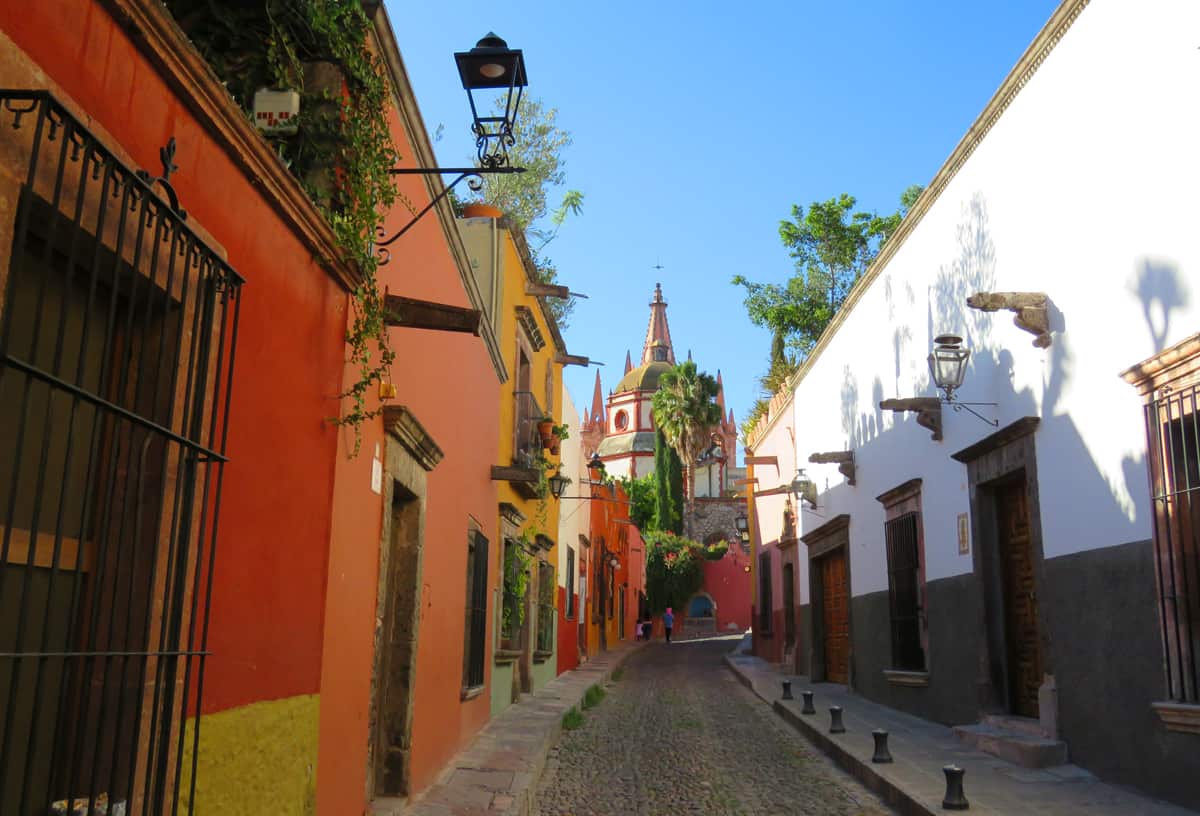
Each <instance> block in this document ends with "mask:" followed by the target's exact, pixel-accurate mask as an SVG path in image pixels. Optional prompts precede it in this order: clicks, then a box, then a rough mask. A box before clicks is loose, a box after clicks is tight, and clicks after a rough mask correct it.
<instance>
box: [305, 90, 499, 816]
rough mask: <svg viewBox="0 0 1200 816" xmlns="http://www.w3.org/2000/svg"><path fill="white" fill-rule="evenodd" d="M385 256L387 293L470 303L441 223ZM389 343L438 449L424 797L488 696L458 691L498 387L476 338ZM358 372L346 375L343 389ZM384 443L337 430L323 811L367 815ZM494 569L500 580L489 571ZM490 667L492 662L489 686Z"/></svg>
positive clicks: (398, 133) (393, 218)
mask: <svg viewBox="0 0 1200 816" xmlns="http://www.w3.org/2000/svg"><path fill="white" fill-rule="evenodd" d="M390 122H391V126H392V135H393V139H394V141H395V143H396V146H397V148H398V149H399V151H400V153H401V156H402V157H408V159H409V163H411V157H412V155H413V150H412V146H411V144H410V142H409V140H408V137H407V135H406V133H405V131H404V128H403V126H402V124H401V121H400V118H399V117H398V116H396V115H395V113H394V112H393V114H392V115H391V117H390ZM398 188H399V190H400V191H401V192H402V193H404V194H405V195H407V196H408V197H409V198H410V199H411V200H412V201H413V202H414V204H415V205H416V206H417V207H418V208H420V207H422V206H424V204H425V203H427V202H428V201H429V196H428V193H427V191H426V189H425V185H424V182H423V181H422V180H421V179H420V178H419V177H415V176H408V177H399V184H398ZM411 217H412V216H411V214H410V213H409V212H408V210H407V209H405V208H404V207H402V206H400V205H397V207H396V208H395V209H394V210H393V211H392V213H391V214H389V216H388V218H387V221H386V230H387V232H388V234H389V235H390V234H393V233H394V232H395V231H397V230H398V229H400V228H401V227H403V226H404V224H406V223H408V221H409V220H410V219H411ZM390 249H391V251H392V258H391V261H390V263H388V264H387V265H386V266H383V267H380V269H379V281H380V285H381V287H387V288H388V289H389V291H391V292H392V293H394V294H402V295H405V296H408V297H414V298H419V299H422V300H431V301H436V302H439V303H446V304H450V305H454V306H463V307H470V305H471V304H470V301H469V299H468V297H467V294H466V290H465V289H464V286H463V283H462V280H461V278H460V276H459V272H458V269H457V267H456V266H455V262H454V258H453V256H452V255H451V254H450V250H449V248H448V245H447V241H446V236H445V234H444V233H443V231H442V228H441V225H440V222H439V220H438V217H437V215H436V214H434V213H430V214H429V215H427V216H426V217H425V218H423V219H422V220H421V221H420V222H419V223H418V224H417V226H415V227H414V228H413V229H412V230H410V231H409V232H408V233H407V234H405V235H404V237H403V238H401V239H400V240H399V241H398V242H396V243H395V244H393V245H392V246H391V247H390ZM390 341H391V344H392V348H393V349H394V350H395V351H396V355H397V356H396V363H395V365H393V366H392V372H391V374H392V381H393V382H394V383H395V384H396V386H397V392H398V393H397V398H396V399H395V400H392V404H396V405H404V406H406V407H407V408H408V409H409V410H410V411H411V412H412V413H413V414H414V415H415V416H416V418H417V419H418V421H420V423H421V424H422V425H423V426H424V428H425V430H426V431H427V432H428V433H429V435H430V436H431V437H432V438H433V440H434V441H435V442H436V443H437V444H438V446H439V447H441V449H442V451H443V453H444V458H443V459H442V461H441V462H440V463H439V464H438V465H437V467H435V468H434V469H433V470H432V471H431V472H429V473H428V476H427V487H426V489H427V499H426V506H425V517H424V524H425V528H424V545H423V546H424V549H423V557H422V577H421V580H422V584H423V587H422V596H421V617H420V624H419V630H418V645H417V657H416V662H417V667H418V670H417V675H416V680H415V689H414V705H413V725H412V744H413V752H412V764H411V779H412V790H413V791H419V790H422V789H424V788H426V787H428V786H429V784H430V783H431V782H432V781H433V779H434V777H435V775H436V774H437V772H438V771H439V770H440V768H441V767H442V766H443V765H444V764H445V763H446V762H447V761H448V760H449V759H450V758H451V757H452V756H453V755H454V753H455V752H456V751H457V750H459V749H460V748H461V747H462V746H463V745H464V744H465V743H466V742H467V740H468V739H469V738H470V737H471V736H472V735H473V734H475V733H476V732H477V731H478V730H479V729H480V728H481V727H482V726H483V724H484V723H485V722H486V721H487V718H488V696H487V695H486V694H483V695H480V696H479V697H476V698H475V699H473V700H468V701H461V700H460V699H459V696H460V688H461V684H462V667H463V625H464V610H465V605H466V564H467V530H468V525H469V523H470V520H471V519H474V521H475V522H477V523H478V524H479V526H480V527H481V528H482V530H483V533H484V535H486V536H487V538H488V539H489V541H491V542H493V550H494V549H495V548H494V543H495V542H496V541H497V538H498V537H497V532H496V487H495V483H493V482H492V481H491V477H490V466H491V465H492V464H495V459H496V452H497V451H496V448H497V442H496V428H497V424H498V421H499V419H498V412H499V396H498V394H499V388H500V384H499V378H498V375H497V372H496V370H495V369H494V368H493V365H492V362H491V358H490V356H489V355H488V352H487V349H486V347H485V346H484V343H483V341H482V340H481V339H480V338H478V337H474V336H472V335H470V334H461V333H452V332H435V331H427V330H418V329H403V328H397V329H392V330H391V331H390ZM354 375H355V372H354V371H352V370H350V369H349V367H347V369H346V371H345V372H344V376H345V383H346V384H347V385H348V384H349V383H351V382H353V379H354ZM383 438H384V437H383V428H382V421H381V420H375V421H374V422H372V423H369V427H365V428H364V429H363V439H362V453H361V454H360V455H359V456H358V457H357V458H354V459H350V458H348V457H347V454H348V453H349V451H350V450H351V449H352V446H353V435H352V434H351V433H349V432H345V433H342V434H340V441H339V455H338V457H337V461H336V471H337V477H336V487H335V489H334V499H333V535H332V539H331V542H330V552H329V594H328V598H327V599H326V604H325V619H326V620H325V624H326V625H325V661H324V669H323V673H322V677H321V722H320V738H319V755H318V766H319V768H320V773H319V776H318V781H317V812H318V813H320V814H329V816H342V814H347V813H359V812H362V809H363V807H364V805H365V803H366V799H367V797H369V795H370V792H369V791H367V779H366V772H367V745H368V741H369V739H370V738H371V735H370V731H369V728H368V711H369V706H370V702H371V700H370V695H371V673H372V668H373V662H374V637H375V613H376V601H377V587H378V581H379V548H380V531H381V525H382V519H383V513H384V511H385V508H384V507H383V506H382V499H381V496H380V495H378V494H376V493H374V492H373V491H372V489H371V467H372V458H373V453H374V451H375V446H376V444H379V445H380V446H381V448H382V447H383ZM489 568H490V572H491V573H492V574H493V575H496V574H498V571H497V568H496V564H495V563H494V562H493V563H491V564H489ZM488 635H489V638H490V635H491V630H490V627H489V631H488ZM488 649H489V650H490V644H489V646H488ZM490 671H491V665H490V661H487V663H486V664H485V673H486V674H485V683H486V682H487V675H488V674H490Z"/></svg>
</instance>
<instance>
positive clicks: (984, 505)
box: [952, 416, 1054, 722]
mask: <svg viewBox="0 0 1200 816" xmlns="http://www.w3.org/2000/svg"><path fill="white" fill-rule="evenodd" d="M1040 422H1041V420H1040V419H1039V418H1038V417H1033V416H1029V417H1022V418H1021V419H1018V420H1017V421H1015V422H1013V423H1011V424H1009V425H1006V426H1005V427H1003V428H1001V429H1000V430H998V431H996V432H995V433H993V434H991V435H990V436H988V437H985V438H984V439H982V440H980V441H979V442H976V443H975V444H974V445H971V446H969V447H967V448H964V449H963V450H961V451H958V452H957V453H954V454H952V458H954V459H956V460H957V461H959V462H962V463H963V464H965V465H966V466H967V482H968V491H969V498H970V509H971V539H972V541H973V542H974V543H973V546H972V547H971V560H972V567H973V570H974V574H975V582H976V586H977V587H978V588H979V591H980V596H981V598H982V600H983V602H982V603H981V604H980V605H979V615H980V617H979V623H978V627H979V632H980V633H981V635H982V636H981V637H980V638H979V644H980V655H979V661H978V665H979V667H980V676H979V677H977V678H976V685H977V688H978V693H979V698H978V705H979V711H980V713H981V714H1004V715H1007V714H1009V713H1010V712H1011V711H1013V709H1014V706H1013V699H1012V696H1013V695H1012V689H1010V688H1009V685H1010V683H1009V678H1010V672H1009V666H1008V649H1007V640H1006V632H1005V619H1004V576H1003V574H1002V572H1001V569H1000V565H999V558H1000V551H999V548H1000V536H999V530H998V527H997V518H996V513H997V501H996V488H998V487H1003V486H1005V485H1008V484H1011V483H1012V482H1013V481H1015V480H1017V479H1021V478H1023V479H1024V480H1025V503H1026V511H1027V512H1028V514H1029V539H1030V550H1031V552H1032V558H1033V580H1034V586H1035V588H1036V590H1035V591H1036V592H1037V593H1038V598H1039V603H1038V605H1037V626H1038V648H1039V650H1040V652H1041V669H1042V675H1043V676H1047V675H1048V676H1051V677H1053V675H1054V655H1053V652H1052V651H1051V650H1050V642H1049V638H1048V632H1049V631H1050V622H1049V621H1048V620H1047V619H1046V608H1047V606H1048V604H1045V603H1042V602H1041V600H1042V599H1043V597H1044V595H1043V589H1044V588H1045V587H1046V559H1045V552H1044V548H1043V543H1042V515H1041V504H1040V502H1039V500H1038V477H1037V451H1036V446H1035V444H1034V433H1035V431H1036V430H1037V428H1038V425H1039V424H1040ZM1048 713H1049V712H1046V711H1043V712H1042V719H1043V722H1045V720H1046V716H1047V714H1048Z"/></svg>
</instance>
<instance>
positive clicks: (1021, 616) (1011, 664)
mask: <svg viewBox="0 0 1200 816" xmlns="http://www.w3.org/2000/svg"><path fill="white" fill-rule="evenodd" d="M996 525H997V528H998V536H997V540H998V543H999V554H1000V568H1001V570H1002V571H1003V574H1004V575H1003V577H1004V632H1005V645H1006V647H1007V651H1008V699H1009V707H1010V709H1011V710H1012V712H1013V713H1014V714H1018V715H1020V716H1023V717H1037V716H1038V686H1040V685H1041V682H1042V654H1041V645H1040V643H1041V641H1040V638H1039V633H1038V605H1037V586H1036V582H1035V580H1034V573H1033V541H1032V539H1031V538H1030V535H1029V506H1028V503H1027V502H1026V499H1025V480H1024V479H1021V480H1020V481H1017V482H1014V483H1012V484H1010V485H1005V486H1004V487H1001V488H998V489H997V491H996Z"/></svg>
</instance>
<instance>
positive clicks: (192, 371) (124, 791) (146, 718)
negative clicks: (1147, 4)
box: [0, 90, 242, 816]
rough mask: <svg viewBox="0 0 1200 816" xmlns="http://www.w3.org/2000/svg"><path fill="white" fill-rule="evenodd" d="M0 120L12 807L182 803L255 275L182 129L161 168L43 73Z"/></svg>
mask: <svg viewBox="0 0 1200 816" xmlns="http://www.w3.org/2000/svg"><path fill="white" fill-rule="evenodd" d="M0 120H2V126H0V157H3V158H0V161H3V162H5V163H7V164H8V169H9V170H10V171H11V175H10V176H8V177H7V178H11V179H15V181H11V182H10V181H8V180H6V178H5V177H3V176H0V198H2V199H4V200H7V201H9V202H13V203H15V204H16V207H15V220H13V221H4V220H3V218H0V243H3V244H6V245H5V246H2V247H0V249H3V251H5V252H6V253H7V254H9V263H8V267H7V269H5V268H2V267H0V292H2V295H0V297H2V298H3V301H2V303H0V698H2V699H3V700H4V701H5V709H4V712H3V714H2V715H0V813H3V814H5V816H8V814H15V815H18V816H45V814H48V813H51V814H52V813H60V812H71V813H75V812H85V813H104V812H107V813H109V814H117V813H122V812H123V813H126V814H164V813H171V814H177V813H180V812H185V813H191V812H192V807H191V803H192V800H193V798H194V793H195V783H196V773H195V772H196V748H197V745H198V742H199V728H198V722H199V712H200V700H201V696H202V693H203V684H204V667H205V658H206V656H207V654H208V652H207V638H208V620H209V617H208V613H209V604H210V600H211V575H212V568H213V564H214V561H213V558H214V546H215V543H216V530H217V519H218V514H219V510H220V493H221V482H222V476H223V468H224V463H225V461H226V457H225V454H224V451H225V443H226V428H227V419H228V415H229V405H230V402H229V396H230V385H231V382H232V373H233V356H234V347H235V344H236V338H237V320H238V304H239V298H238V293H239V289H240V286H241V283H242V280H241V278H240V277H239V276H238V275H237V274H236V273H235V272H234V270H233V269H232V268H230V267H229V265H228V264H226V263H225V262H224V261H223V260H222V259H221V258H220V257H219V256H218V255H217V254H216V253H215V252H214V251H213V250H212V249H211V248H210V247H209V246H208V245H207V244H206V243H205V242H204V240H203V239H202V238H200V237H199V236H197V235H196V233H195V232H193V231H192V230H191V229H190V228H189V227H188V226H187V223H186V220H185V219H186V214H185V213H184V211H183V210H182V209H181V208H180V207H179V204H178V200H177V198H176V196H175V193H174V191H173V190H172V189H171V186H170V182H169V177H170V175H171V172H172V171H173V170H174V169H175V167H174V164H173V158H174V144H173V141H172V143H171V144H170V145H168V147H167V148H164V150H163V151H162V159H163V166H164V170H163V175H162V176H161V177H159V178H154V177H151V176H150V175H149V174H148V173H145V172H139V171H134V170H132V169H130V168H129V167H127V166H126V165H125V164H123V163H122V162H121V161H120V160H119V159H118V158H117V157H116V156H114V154H113V153H112V152H111V151H110V150H109V149H108V148H106V146H105V145H104V144H103V143H102V142H101V141H100V140H99V139H98V138H97V137H96V136H95V135H94V134H93V133H91V132H90V131H89V130H88V129H87V128H85V127H84V126H83V125H82V124H81V123H80V122H79V121H77V120H76V119H75V118H74V117H73V116H72V115H71V114H70V113H69V112H68V111H67V110H66V109H65V108H64V107H63V106H62V105H61V104H59V103H58V102H57V101H56V100H55V99H54V98H53V97H52V96H51V95H49V94H48V93H46V92H30V91H14V90H0ZM9 184H11V189H3V188H4V187H5V186H7V185H9ZM159 190H161V191H162V193H163V195H165V198H164V197H163V195H160V194H159V192H158V191H159ZM10 228H11V233H9V229H10ZM4 236H7V237H10V238H11V240H8V239H7V237H4Z"/></svg>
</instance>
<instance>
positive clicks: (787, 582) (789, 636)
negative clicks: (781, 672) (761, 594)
mask: <svg viewBox="0 0 1200 816" xmlns="http://www.w3.org/2000/svg"><path fill="white" fill-rule="evenodd" d="M795 582H796V568H795V566H794V565H792V564H790V563H788V564H784V565H783V638H784V644H785V645H786V646H787V648H789V649H790V648H792V647H793V646H795V645H796V609H795V605H796V595H795V592H796V590H795Z"/></svg>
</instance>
